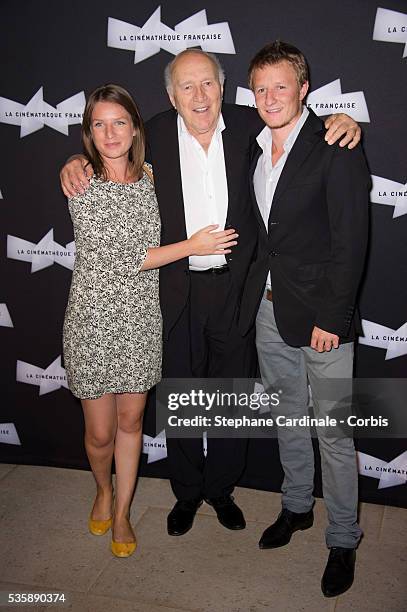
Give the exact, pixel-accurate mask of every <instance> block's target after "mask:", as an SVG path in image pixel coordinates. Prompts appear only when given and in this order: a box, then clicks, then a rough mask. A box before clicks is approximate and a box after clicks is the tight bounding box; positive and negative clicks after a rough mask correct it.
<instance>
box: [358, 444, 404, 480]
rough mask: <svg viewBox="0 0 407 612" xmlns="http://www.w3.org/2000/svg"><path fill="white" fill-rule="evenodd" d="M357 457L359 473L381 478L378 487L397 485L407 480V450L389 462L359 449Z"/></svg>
mask: <svg viewBox="0 0 407 612" xmlns="http://www.w3.org/2000/svg"><path fill="white" fill-rule="evenodd" d="M357 459H358V470H359V474H362V476H370V477H371V478H377V479H378V480H379V485H378V487H377V488H378V489H386V488H387V487H395V486H397V485H403V484H406V482H407V451H405V452H404V453H402V454H401V455H399V456H398V457H396V458H395V459H393V460H392V461H389V462H388V463H387V461H383V460H382V459H378V458H377V457H372V456H371V455H366V454H365V453H361V452H359V451H357Z"/></svg>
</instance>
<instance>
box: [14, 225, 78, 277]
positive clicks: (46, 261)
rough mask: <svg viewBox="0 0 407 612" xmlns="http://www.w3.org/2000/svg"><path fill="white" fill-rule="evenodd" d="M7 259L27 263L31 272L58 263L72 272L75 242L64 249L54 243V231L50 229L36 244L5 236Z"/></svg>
mask: <svg viewBox="0 0 407 612" xmlns="http://www.w3.org/2000/svg"><path fill="white" fill-rule="evenodd" d="M7 257H9V258H10V259H18V260H19V261H28V262H30V263H31V272H38V270H43V269H44V268H48V267H49V266H52V264H53V263H54V262H55V263H58V264H60V265H61V266H64V268H68V269H69V270H73V266H74V263H75V242H69V243H68V244H67V245H66V247H63V246H61V245H60V244H58V242H54V230H53V229H50V230H49V232H48V233H47V234H45V236H44V237H43V238H41V240H40V241H39V243H38V244H35V242H28V240H23V239H22V238H18V237H17V236H7Z"/></svg>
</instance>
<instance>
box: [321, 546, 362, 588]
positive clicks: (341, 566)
mask: <svg viewBox="0 0 407 612" xmlns="http://www.w3.org/2000/svg"><path fill="white" fill-rule="evenodd" d="M355 561H356V550H355V549H354V548H339V547H335V548H331V550H330V551H329V557H328V563H327V564H326V568H325V571H324V575H323V576H322V581H321V589H322V592H323V594H324V595H325V597H336V596H337V595H340V594H341V593H344V592H345V591H347V590H348V589H350V587H351V586H352V584H353V578H354V575H355Z"/></svg>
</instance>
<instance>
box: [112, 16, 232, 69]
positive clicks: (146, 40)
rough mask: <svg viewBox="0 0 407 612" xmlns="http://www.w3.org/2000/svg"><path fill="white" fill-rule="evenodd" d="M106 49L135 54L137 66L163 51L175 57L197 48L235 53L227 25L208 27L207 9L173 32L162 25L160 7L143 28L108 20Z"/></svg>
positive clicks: (216, 24) (183, 22)
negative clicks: (186, 50) (110, 48)
mask: <svg viewBox="0 0 407 612" xmlns="http://www.w3.org/2000/svg"><path fill="white" fill-rule="evenodd" d="M107 46H108V47H113V48H115V49H125V50H127V51H134V63H135V64H138V63H139V62H142V61H143V60H145V59H147V58H149V57H152V56H153V55H155V54H156V53H159V52H160V51H161V49H163V50H164V51H168V53H172V54H173V55H177V53H179V52H180V51H184V50H185V49H187V48H188V47H197V46H200V47H201V48H202V49H203V50H204V51H210V52H212V53H236V51H235V46H234V44H233V39H232V35H231V33H230V28H229V24H228V23H227V22H222V23H212V24H210V25H209V24H208V20H207V17H206V10H205V9H204V10H202V11H199V12H198V13H195V14H194V15H192V16H191V17H188V18H187V19H184V21H181V22H180V23H178V24H177V25H176V26H175V28H174V29H173V30H172V29H171V28H169V27H168V26H166V25H165V24H164V23H162V21H161V7H160V6H159V7H158V8H157V9H156V10H155V11H154V13H153V14H152V15H151V17H149V18H148V19H147V21H146V22H145V24H144V25H143V26H141V27H138V26H135V25H133V24H131V23H127V22H126V21H120V20H119V19H114V18H113V17H109V20H108V27H107Z"/></svg>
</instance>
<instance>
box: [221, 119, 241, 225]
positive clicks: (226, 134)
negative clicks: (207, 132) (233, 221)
mask: <svg viewBox="0 0 407 612" xmlns="http://www.w3.org/2000/svg"><path fill="white" fill-rule="evenodd" d="M223 118H224V121H225V129H224V130H223V131H222V141H223V154H224V157H225V168H226V181H227V185H228V212H227V219H226V225H228V223H229V220H230V213H231V207H232V206H233V202H234V199H235V190H236V185H237V184H238V181H236V180H235V179H234V177H235V176H236V175H237V172H238V171H239V167H238V165H237V157H236V155H235V146H236V145H235V143H234V139H233V130H230V129H229V130H228V125H227V121H226V119H225V116H224V114H223Z"/></svg>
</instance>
